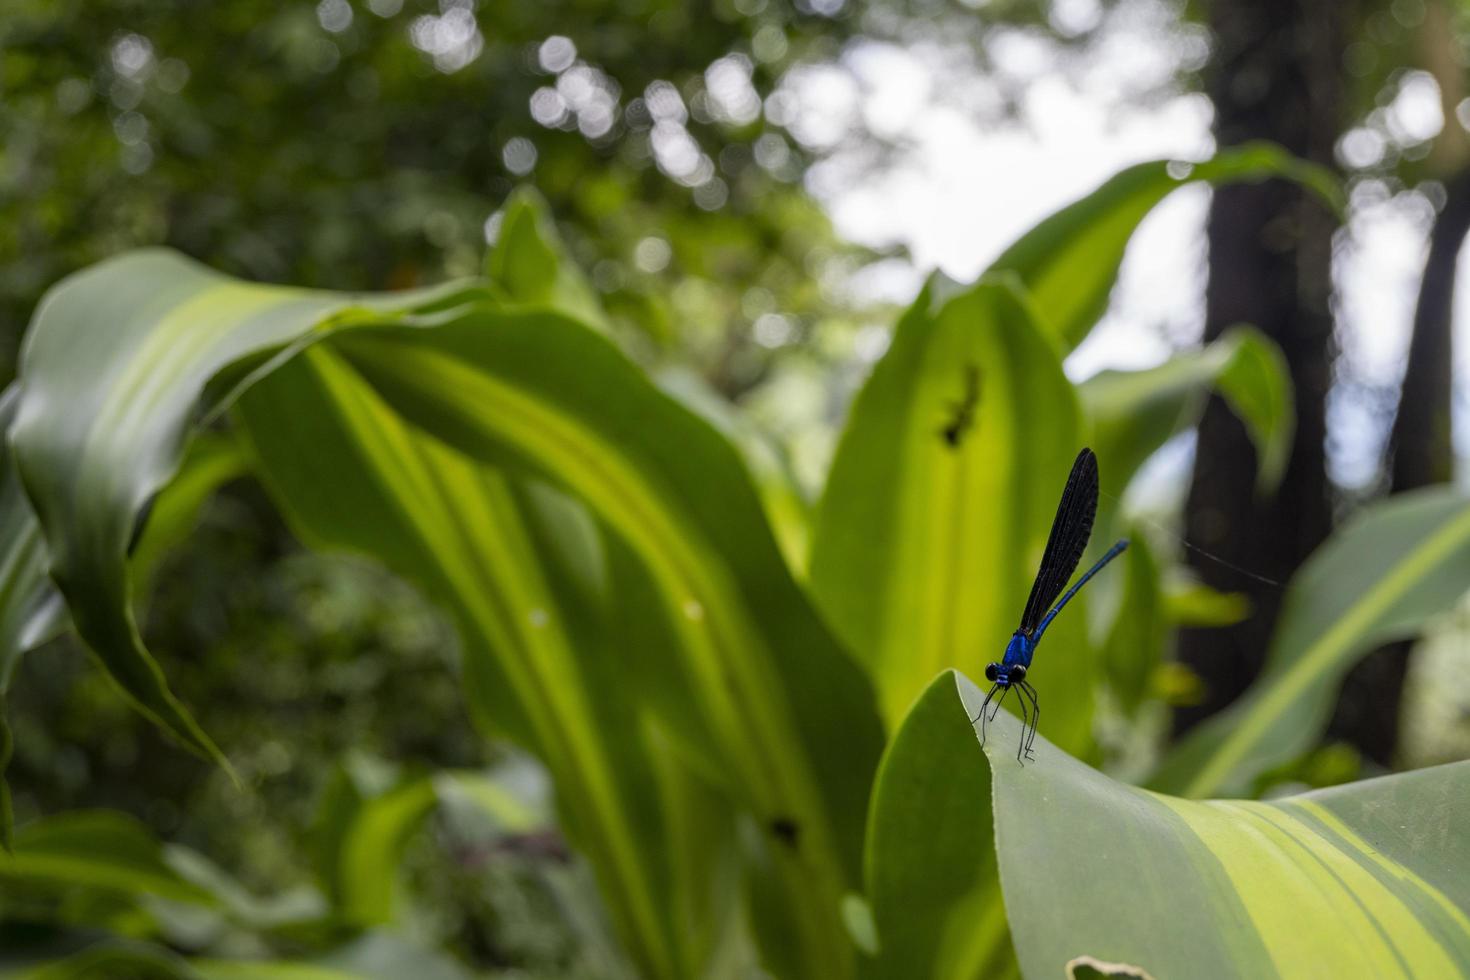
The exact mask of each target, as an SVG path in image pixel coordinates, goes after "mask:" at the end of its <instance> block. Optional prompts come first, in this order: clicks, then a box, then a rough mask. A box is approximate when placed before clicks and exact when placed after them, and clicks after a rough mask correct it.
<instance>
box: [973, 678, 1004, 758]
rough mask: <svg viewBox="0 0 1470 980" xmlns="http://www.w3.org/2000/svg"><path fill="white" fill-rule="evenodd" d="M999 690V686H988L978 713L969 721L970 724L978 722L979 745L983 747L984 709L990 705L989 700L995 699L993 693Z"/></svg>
mask: <svg viewBox="0 0 1470 980" xmlns="http://www.w3.org/2000/svg"><path fill="white" fill-rule="evenodd" d="M999 688H1000V685H999V684H992V685H990V691H989V692H988V693H987V694H986V695H985V700H984V701H982V702H980V713H979V714H977V715H976V716H975V717H973V718H971V719H970V724H972V725H973V724H975V722H977V721H978V722H980V745H981V746H982V747H983V746H984V745H985V709H986V707H987V706H989V704H990V699H991V698H993V697H995V692H996V691H997V690H998V689H999Z"/></svg>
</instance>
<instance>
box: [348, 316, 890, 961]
mask: <svg viewBox="0 0 1470 980" xmlns="http://www.w3.org/2000/svg"><path fill="white" fill-rule="evenodd" d="M333 347H334V348H335V349H337V350H339V351H340V352H341V353H342V355H343V356H344V357H345V358H346V359H347V360H348V361H349V362H350V363H351V364H352V365H353V366H354V368H356V369H357V370H358V371H360V372H361V374H362V375H363V377H364V378H366V379H367V380H369V381H370V382H371V383H372V384H373V385H374V387H375V388H377V389H378V390H379V391H380V392H381V393H382V394H383V396H384V398H385V399H386V400H387V401H388V402H389V403H390V404H391V405H392V406H393V407H394V408H395V409H397V410H398V411H400V412H401V413H402V414H403V415H404V416H405V418H407V419H409V420H410V421H411V422H413V423H414V424H415V425H416V426H417V427H419V428H421V429H422V430H424V431H427V432H432V433H434V434H435V435H436V436H437V437H439V438H441V439H444V440H445V441H447V442H449V443H450V444H452V445H454V446H455V447H457V448H458V449H459V450H460V451H462V452H465V453H467V454H470V455H473V456H477V457H479V458H481V459H484V460H486V461H490V462H496V463H498V464H500V465H504V466H507V467H510V468H511V469H512V470H514V471H519V472H523V473H528V474H531V473H533V474H537V475H539V476H541V477H542V478H544V479H547V480H549V481H551V482H553V483H555V484H556V485H557V486H559V487H560V488H561V489H562V490H564V491H566V492H569V493H571V494H572V495H573V496H574V497H576V498H577V499H578V500H580V501H581V502H582V503H583V504H584V505H585V506H587V507H588V508H589V510H590V511H591V512H592V513H593V514H594V515H595V516H596V517H597V519H598V521H599V522H600V523H603V524H605V525H606V526H607V527H608V528H609V529H610V530H611V531H612V532H613V533H614V534H615V535H616V536H617V538H618V539H620V540H621V541H622V542H624V543H625V544H626V546H627V547H628V548H629V549H630V552H631V553H632V554H633V555H635V556H636V557H637V559H638V561H639V562H640V563H641V564H642V566H643V567H644V568H645V569H646V570H647V574H648V575H649V576H650V581H651V582H652V583H653V586H654V588H655V590H656V593H657V598H658V601H659V603H660V604H661V607H662V611H663V615H664V617H665V619H666V622H667V624H668V626H669V628H670V629H671V630H672V632H673V635H674V636H675V637H676V638H677V644H678V647H679V649H680V658H679V660H678V661H677V663H676V667H677V670H678V676H676V677H674V678H670V679H667V680H666V681H665V685H667V684H669V683H677V684H682V685H684V687H685V689H686V690H687V692H688V697H687V699H686V705H685V706H684V707H683V708H682V709H681V710H680V711H678V712H671V714H677V715H679V717H678V718H677V719H669V720H670V721H681V722H683V723H684V727H683V730H682V731H681V734H682V735H684V736H685V737H686V738H688V740H689V742H688V744H690V745H691V747H697V746H700V745H704V744H709V745H713V746H714V747H715V748H716V752H715V755H714V758H712V759H709V760H708V762H707V763H706V764H707V765H708V764H712V768H710V769H709V770H708V774H709V775H710V776H711V777H712V778H717V779H719V780H720V781H721V783H722V785H724V786H725V787H726V788H727V791H729V792H731V793H732V794H734V795H735V796H736V798H737V799H739V800H740V801H741V802H742V803H743V805H744V806H745V807H746V808H747V809H748V810H750V811H752V812H753V813H754V814H755V815H756V817H757V819H758V820H759V821H760V824H761V826H763V827H765V828H767V833H768V835H769V838H770V840H771V841H772V842H773V846H774V847H775V850H776V853H777V854H780V855H782V857H781V858H780V859H779V860H780V862H781V864H782V865H783V866H784V867H785V868H786V871H784V872H783V874H784V875H785V880H786V883H787V885H788V887H792V888H800V889H805V890H809V892H810V894H811V899H810V901H807V902H803V903H801V905H800V909H801V913H802V915H803V916H805V917H806V918H807V920H808V921H807V922H806V923H805V924H803V925H801V926H800V931H801V933H802V935H803V936H805V937H808V938H810V939H811V940H813V941H815V942H818V943H819V945H818V946H814V947H812V948H811V949H810V950H809V951H808V954H807V955H808V956H809V959H807V961H806V962H807V963H808V967H807V969H808V970H811V969H816V968H817V964H822V969H824V970H828V971H832V972H834V973H837V972H840V971H842V970H843V969H844V964H846V963H847V962H850V956H851V953H850V950H849V948H848V945H847V942H846V939H845V936H844V935H843V932H842V927H841V923H840V920H839V917H838V904H839V901H840V898H841V895H842V894H843V893H844V892H845V891H846V890H848V889H849V887H850V886H851V885H852V884H855V882H856V880H857V877H858V866H859V856H860V852H861V816H860V815H861V812H862V808H863V805H864V803H865V802H866V797H867V789H868V783H869V780H870V776H871V772H872V768H873V766H874V765H875V764H876V759H877V754H878V749H879V746H880V744H881V728H880V726H879V724H878V720H877V717H876V714H875V713H874V711H873V709H872V707H871V703H870V697H871V695H870V692H869V690H868V687H867V683H866V680H865V679H864V678H863V676H862V674H861V673H860V672H859V671H858V670H857V668H856V665H854V664H853V663H852V662H851V661H850V660H849V659H848V658H847V657H846V655H845V654H844V652H843V651H842V650H841V649H840V648H839V647H838V646H837V645H836V644H835V643H834V642H833V640H832V639H831V638H830V636H829V635H828V634H827V633H826V632H825V630H824V628H823V626H822V623H821V621H820V620H819V619H818V618H817V616H816V615H815V613H814V611H813V610H812V609H811V608H810V606H809V605H808V603H807V600H806V598H805V596H804V595H803V594H802V592H801V590H800V589H799V588H798V587H797V586H796V584H795V582H794V580H793V579H792V577H791V574H790V572H789V570H788V569H787V568H786V566H785V565H784V563H783V562H782V560H781V557H780V552H779V550H778V548H777V545H776V543H775V541H774V539H773V536H772V534H771V532H770V529H769V527H768V525H767V524H766V521H765V518H764V515H763V513H762V510H761V505H760V502H759V499H758V498H757V496H756V494H755V492H754V490H753V489H752V488H751V486H750V482H749V478H748V476H747V475H746V473H745V471H744V469H743V467H742V466H741V464H740V461H739V459H738V457H737V456H736V454H735V453H734V451H733V450H732V449H731V448H730V446H729V445H728V443H726V442H724V441H723V440H721V439H719V438H718V437H717V436H716V434H715V433H714V431H713V430H712V429H710V428H709V427H708V425H707V424H706V423H704V422H703V421H702V420H699V419H698V418H696V417H695V416H693V415H691V414H689V413H688V412H687V411H686V410H684V409H683V408H681V407H680V406H678V405H677V404H676V403H675V402H673V401H672V400H670V399H669V398H668V397H667V396H665V395H663V394H662V393H660V392H659V391H657V389H655V388H654V387H652V386H651V385H650V384H649V383H648V381H647V379H646V378H645V377H644V376H643V375H641V374H640V373H638V372H637V371H636V369H634V368H633V366H632V365H631V364H630V363H629V362H627V361H626V360H625V359H624V358H623V357H622V356H621V355H619V354H618V353H617V352H616V351H614V350H613V348H612V347H610V346H609V345H608V344H607V343H606V342H605V341H603V340H602V339H601V338H599V337H597V336H596V335H595V334H593V333H592V332H590V331H588V330H587V329H586V328H584V327H582V326H581V325H579V324H577V323H575V322H574V321H570V320H567V319H566V318H564V317H562V316H559V315H555V314H544V313H533V312H525V313H521V312H512V313H504V314H501V313H495V312H492V311H488V310H487V311H482V312H476V313H472V314H469V315H466V316H464V317H460V318H457V319H455V320H453V321H447V322H444V323H443V324H442V325H440V326H437V327H435V328H434V329H433V330H424V331H417V332H415V331H411V330H410V331H401V330H355V331H352V332H351V333H350V334H349V333H343V334H340V335H339V336H338V337H337V338H335V339H334V341H333ZM691 722H692V723H693V725H694V726H695V728H694V730H692V731H691V730H690V729H689V727H688V725H689V723H691ZM788 825H794V826H795V827H797V828H798V834H797V835H796V841H797V843H796V844H795V845H792V844H791V843H789V842H788V838H789V836H790V835H788V834H786V833H783V832H782V831H781V830H780V829H779V828H783V827H786V826H788Z"/></svg>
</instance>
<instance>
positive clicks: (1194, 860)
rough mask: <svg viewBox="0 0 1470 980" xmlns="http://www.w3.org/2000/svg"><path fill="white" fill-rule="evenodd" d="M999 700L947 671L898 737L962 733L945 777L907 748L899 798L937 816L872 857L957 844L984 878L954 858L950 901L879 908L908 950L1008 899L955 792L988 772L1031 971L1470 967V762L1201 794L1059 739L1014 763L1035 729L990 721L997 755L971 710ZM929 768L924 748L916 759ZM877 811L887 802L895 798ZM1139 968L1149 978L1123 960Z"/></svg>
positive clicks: (1251, 972) (913, 894) (882, 932)
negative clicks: (1024, 735) (1123, 776)
mask: <svg viewBox="0 0 1470 980" xmlns="http://www.w3.org/2000/svg"><path fill="white" fill-rule="evenodd" d="M983 697H984V695H983V692H982V691H980V689H978V688H977V687H975V685H973V684H971V683H970V682H969V680H967V679H966V678H964V677H962V676H959V675H956V674H946V675H943V676H941V677H940V678H938V679H937V680H936V681H935V682H934V688H933V689H932V690H931V692H930V694H929V695H926V697H925V698H924V700H923V701H921V702H920V705H919V707H918V708H916V709H915V713H914V716H913V717H911V719H910V720H908V721H906V722H905V726H904V728H905V731H901V732H900V734H899V735H898V737H897V739H896V742H895V745H901V744H902V743H903V741H904V740H905V739H906V738H908V737H909V735H908V732H907V731H906V729H908V728H909V727H910V726H911V725H912V726H919V727H920V728H922V729H923V730H926V731H927V732H928V738H929V739H937V738H938V737H939V732H940V731H941V730H943V731H948V732H949V735H948V738H949V740H950V741H951V742H954V743H956V745H955V746H954V747H953V748H951V749H950V750H948V751H942V752H938V753H936V755H934V756H932V757H931V758H937V759H941V760H942V764H943V765H944V767H945V770H946V771H945V773H944V778H940V777H938V776H925V775H924V774H923V773H922V772H912V771H907V772H905V771H899V770H898V769H897V768H896V767H898V766H900V765H901V764H902V759H901V757H899V756H898V755H897V754H896V753H895V754H894V755H892V756H891V757H890V758H889V759H886V760H885V763H884V767H883V776H882V780H883V781H885V782H886V781H890V780H891V781H894V783H895V784H896V785H904V786H906V787H907V788H908V790H909V793H908V798H907V799H904V798H903V797H902V796H901V795H899V794H891V795H890V796H889V797H888V799H887V800H886V805H887V806H888V807H889V808H890V809H896V808H902V807H907V808H909V809H910V810H911V811H912V812H911V815H910V816H909V817H908V819H909V820H910V822H911V824H912V825H913V826H915V827H917V826H919V824H920V822H921V821H922V820H923V819H924V817H923V816H921V815H923V814H933V817H932V821H933V822H932V823H931V824H929V827H930V830H929V832H928V833H927V834H914V835H913V836H912V837H910V838H908V839H905V840H902V841H895V845H896V846H894V847H892V848H885V847H882V846H878V847H876V848H875V852H872V853H870V855H869V859H870V869H871V867H872V866H873V865H878V866H879V867H880V868H881V866H882V865H883V864H884V863H885V862H903V861H907V862H914V863H916V864H917V865H918V866H920V867H933V868H941V867H942V866H941V865H940V864H939V862H941V861H942V860H943V855H944V854H946V853H949V854H957V855H966V856H967V857H968V859H969V860H970V861H971V862H972V865H971V867H970V869H969V876H968V880H966V872H965V870H964V869H953V868H951V869H947V870H940V871H936V872H935V873H936V874H938V875H939V877H938V879H937V880H940V881H943V882H955V881H959V882H964V887H963V888H962V889H960V890H958V891H957V892H956V891H953V890H950V889H947V888H946V889H943V890H942V891H941V892H940V893H939V895H938V900H937V901H935V902H933V903H932V904H929V905H926V904H924V899H925V896H924V895H923V893H922V890H921V889H910V890H909V891H908V892H907V893H906V896H907V898H908V900H909V902H908V905H907V907H905V906H904V905H903V904H901V903H896V902H886V903H885V902H882V901H875V912H876V913H877V920H878V938H879V943H880V946H881V945H882V943H883V942H884V940H885V936H886V935H887V934H895V935H898V934H900V933H899V931H898V930H899V929H900V927H903V928H906V929H908V930H913V931H911V932H909V933H907V934H903V941H904V943H905V944H907V945H905V947H904V948H916V949H928V950H937V949H952V948H957V947H958V946H959V943H960V940H959V939H957V938H956V937H964V936H966V935H967V931H966V930H967V926H968V929H969V933H970V934H974V933H979V932H981V931H982V930H984V929H986V928H987V923H988V922H989V919H988V918H987V916H988V915H990V914H992V911H991V906H990V905H989V904H987V903H986V902H985V901H984V900H983V898H982V896H983V895H984V893H985V890H986V883H987V882H988V885H989V887H990V888H992V889H993V888H994V887H995V880H994V877H993V875H994V870H993V869H994V867H995V865H994V864H993V863H992V862H993V861H994V858H992V857H991V856H990V855H989V854H982V853H979V851H980V848H979V847H978V846H977V845H975V844H973V843H972V844H971V845H970V846H969V847H968V848H966V847H965V846H964V845H962V844H957V843H955V841H954V836H955V835H956V834H959V833H962V832H963V830H964V829H965V824H964V820H965V818H964V817H963V814H964V813H965V811H966V810H968V809H969V803H970V801H971V798H972V797H973V796H974V795H975V792H974V790H970V789H966V790H965V791H964V792H962V793H957V794H955V795H957V796H959V797H960V798H961V800H960V802H959V803H958V804H952V803H951V798H950V793H951V791H952V787H954V786H956V785H960V786H971V785H973V786H975V787H979V786H981V785H985V786H988V787H990V789H991V791H992V794H993V801H994V803H993V806H994V824H993V838H992V835H991V831H992V825H991V823H990V820H989V819H988V818H987V817H986V816H985V815H982V814H976V815H974V816H973V817H970V818H969V823H970V827H971V829H972V830H973V832H974V833H975V834H976V835H977V836H978V838H979V840H980V841H981V842H982V843H983V844H985V845H987V846H988V845H989V844H990V843H991V841H992V839H993V841H994V844H995V849H996V853H997V854H998V858H999V862H998V863H999V885H1000V888H1001V890H1003V892H1004V895H1005V911H1006V914H1007V918H1008V920H1009V927H1010V934H1011V937H1012V940H1013V942H1014V945H1015V951H1016V956H1017V957H1018V959H1019V961H1020V967H1021V971H1022V973H1023V974H1024V975H1025V976H1028V977H1060V976H1066V975H1067V971H1068V970H1069V969H1073V970H1075V969H1079V968H1082V967H1087V968H1089V969H1094V970H1099V969H1101V970H1103V973H1104V975H1123V976H1128V975H1133V976H1142V975H1147V976H1153V977H1191V978H1201V980H1211V978H1216V977H1218V978H1222V980H1223V978H1236V977H1253V978H1257V977H1258V978H1276V977H1280V978H1296V977H1303V976H1334V977H1337V976H1341V977H1347V976H1372V977H1385V978H1389V977H1405V978H1410V977H1451V976H1462V975H1464V974H1465V973H1466V972H1467V971H1470V876H1467V875H1466V874H1465V873H1464V869H1465V868H1466V867H1470V835H1467V834H1465V833H1464V832H1463V826H1464V814H1465V812H1466V810H1467V807H1470V763H1456V764H1454V765H1449V766H1440V767H1438V768H1434V769H1425V770H1420V771H1417V772H1411V773H1404V774H1401V775H1396V776H1389V777H1385V778H1382V779H1373V780H1367V781H1364V782H1360V783H1354V784H1351V785H1348V786H1343V787H1338V788H1335V789H1330V790H1323V791H1318V792H1314V793H1307V794H1304V795H1300V796H1292V797H1285V798H1282V799H1278V800H1273V801H1271V802H1268V803H1262V802H1248V801H1231V800H1212V801H1194V800H1185V799H1181V798H1178V797H1171V796H1164V795H1161V794H1157V793H1153V792H1149V791H1147V790H1142V789H1138V788H1136V787H1133V786H1128V785H1126V784H1123V783H1119V782H1116V781H1114V780H1111V779H1109V778H1107V777H1106V776H1104V775H1102V774H1101V773H1099V772H1097V771H1096V770H1094V769H1092V768H1090V767H1088V766H1086V765H1084V764H1083V763H1081V762H1079V761H1077V760H1076V759H1074V758H1072V757H1071V756H1069V755H1067V754H1066V753H1064V752H1062V751H1061V750H1060V749H1057V748H1056V747H1055V746H1053V745H1051V744H1050V743H1049V742H1047V741H1046V740H1045V739H1042V738H1038V739H1037V740H1036V742H1035V746H1034V754H1035V760H1034V761H1032V762H1028V763H1027V764H1026V765H1025V766H1024V767H1023V766H1021V765H1020V764H1019V763H1018V762H1017V761H1016V758H1015V755H1016V740H1017V738H1018V737H1019V730H1020V724H1019V722H1018V721H1017V720H1016V719H1014V718H1013V717H1012V716H1011V715H1009V714H1008V713H1007V712H1005V711H1002V712H1001V713H1000V714H999V715H998V716H997V717H996V719H995V721H994V722H992V723H990V724H989V725H988V726H987V731H986V735H987V744H986V745H985V747H984V748H983V749H982V748H981V746H980V743H979V739H978V736H979V731H978V728H979V726H978V724H977V725H975V726H973V727H972V726H971V724H970V722H969V718H970V717H971V716H973V715H974V714H975V713H976V712H977V711H978V709H979V705H980V703H981V701H982V699H983ZM927 764H928V760H925V759H919V758H917V757H913V756H911V757H909V758H908V763H907V765H906V766H905V769H906V770H912V769H914V768H922V767H924V766H925V765H927ZM877 805H878V806H879V807H880V808H882V807H883V806H885V799H884V794H883V793H882V792H881V791H880V794H879V798H878V803H877ZM875 826H876V824H875ZM878 840H879V843H880V844H881V841H882V840H883V838H879V839H878ZM928 840H932V841H933V842H934V844H933V848H932V850H926V846H925V845H926V841H928ZM872 880H874V881H877V880H881V874H880V875H876V876H874V878H873V879H872ZM879 894H881V892H878V893H876V894H875V896H874V897H875V899H877V897H878V895H879ZM955 894H959V895H961V896H963V897H966V898H968V899H969V902H968V903H967V902H965V901H954V900H952V898H951V896H952V895H955ZM926 926H927V929H928V931H927V934H926V933H924V932H923V930H924V929H925V928H926ZM920 962H921V963H927V962H929V961H927V960H921V961H920ZM1123 966H1127V967H1128V968H1130V969H1131V970H1132V971H1133V972H1132V973H1128V972H1122V973H1119V972H1118V971H1119V970H1120V969H1121V968H1122V967H1123ZM991 969H992V968H991V967H988V966H985V965H976V964H974V963H971V964H970V965H968V966H966V967H965V968H963V969H961V968H958V967H956V968H954V969H952V970H950V971H949V972H939V971H938V970H937V969H934V968H931V967H928V966H926V967H925V968H923V969H918V970H915V971H912V972H908V973H901V974H899V973H895V974H892V975H902V976H906V977H915V978H923V977H940V976H942V977H944V978H945V980H965V978H969V977H975V978H979V977H989V976H994V975H995V973H994V972H987V971H990V970H991ZM1109 971H1111V972H1109ZM1078 975H1085V974H1078ZM1094 975H1095V974H1094Z"/></svg>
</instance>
